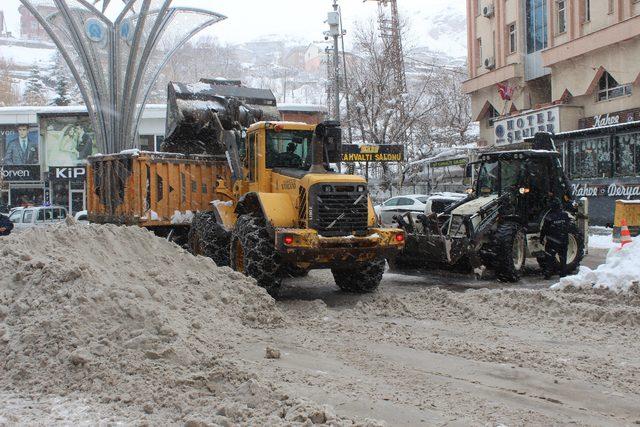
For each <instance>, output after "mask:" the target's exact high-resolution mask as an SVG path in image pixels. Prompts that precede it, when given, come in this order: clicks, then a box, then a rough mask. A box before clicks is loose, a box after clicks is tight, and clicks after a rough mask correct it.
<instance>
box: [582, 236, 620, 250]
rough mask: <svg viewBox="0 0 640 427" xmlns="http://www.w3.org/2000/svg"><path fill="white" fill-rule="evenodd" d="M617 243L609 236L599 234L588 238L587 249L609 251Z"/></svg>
mask: <svg viewBox="0 0 640 427" xmlns="http://www.w3.org/2000/svg"><path fill="white" fill-rule="evenodd" d="M616 245H619V243H614V241H613V237H612V236H611V234H609V235H607V236H604V235H601V234H592V235H590V236H589V247H590V248H592V249H611V248H613V247H614V246H616Z"/></svg>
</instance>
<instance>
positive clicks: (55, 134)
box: [40, 115, 98, 167]
mask: <svg viewBox="0 0 640 427" xmlns="http://www.w3.org/2000/svg"><path fill="white" fill-rule="evenodd" d="M40 124H41V128H42V129H43V138H44V143H45V144H44V145H45V147H47V165H48V166H49V167H52V166H62V167H68V166H76V165H82V164H84V163H85V162H86V160H87V157H89V156H91V155H92V154H97V153H98V149H97V147H96V137H95V133H94V131H93V129H92V127H91V121H90V120H89V117H88V116H86V115H75V116H54V117H44V118H42V119H41V122H40Z"/></svg>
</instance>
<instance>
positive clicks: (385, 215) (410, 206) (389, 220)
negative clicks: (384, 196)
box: [374, 194, 429, 225]
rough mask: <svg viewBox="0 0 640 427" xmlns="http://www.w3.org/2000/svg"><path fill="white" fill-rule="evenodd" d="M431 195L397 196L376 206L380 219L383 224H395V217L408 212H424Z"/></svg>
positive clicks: (375, 209)
mask: <svg viewBox="0 0 640 427" xmlns="http://www.w3.org/2000/svg"><path fill="white" fill-rule="evenodd" d="M428 198H429V196H426V195H424V194H414V195H409V196H396V197H392V198H390V199H389V200H387V201H385V202H384V203H382V204H381V205H377V206H375V207H374V211H375V213H376V216H377V217H378V220H379V221H380V223H381V224H382V225H393V224H396V221H394V220H393V217H394V216H396V215H403V214H405V213H407V212H415V213H419V214H421V213H423V212H424V209H425V206H426V203H427V199H428Z"/></svg>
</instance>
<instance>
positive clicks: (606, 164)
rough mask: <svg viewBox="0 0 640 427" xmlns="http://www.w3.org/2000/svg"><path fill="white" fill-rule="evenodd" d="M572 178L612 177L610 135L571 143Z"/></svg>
mask: <svg viewBox="0 0 640 427" xmlns="http://www.w3.org/2000/svg"><path fill="white" fill-rule="evenodd" d="M569 173H570V175H571V178H574V179H580V178H610V177H611V146H610V143H609V137H596V138H585V139H580V140H576V141H571V142H570V143H569Z"/></svg>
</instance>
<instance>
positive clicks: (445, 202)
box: [424, 192, 467, 215]
mask: <svg viewBox="0 0 640 427" xmlns="http://www.w3.org/2000/svg"><path fill="white" fill-rule="evenodd" d="M466 197H467V194H465V193H449V192H442V193H433V194H431V195H430V196H429V198H428V199H427V203H425V208H424V213H425V214H426V215H430V214H432V213H436V214H439V213H442V212H444V210H445V209H447V208H448V207H449V206H451V205H452V204H454V203H455V202H459V201H460V200H463V199H465V198H466Z"/></svg>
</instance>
